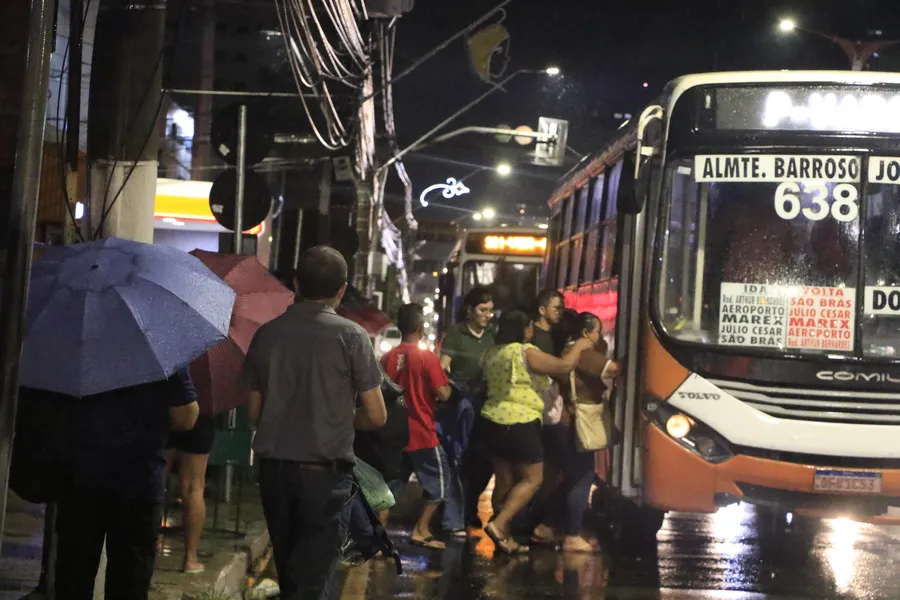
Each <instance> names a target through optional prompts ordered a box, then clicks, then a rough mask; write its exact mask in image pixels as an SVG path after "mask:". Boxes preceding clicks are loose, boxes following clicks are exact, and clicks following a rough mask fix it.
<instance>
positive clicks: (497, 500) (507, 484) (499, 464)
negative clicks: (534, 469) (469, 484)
mask: <svg viewBox="0 0 900 600" xmlns="http://www.w3.org/2000/svg"><path fill="white" fill-rule="evenodd" d="M491 464H492V465H493V466H494V491H493V492H492V493H491V509H492V510H493V512H494V517H495V518H496V516H497V515H498V514H500V510H501V509H502V508H503V504H504V503H505V502H506V498H507V496H509V492H510V490H511V489H512V487H513V485H514V484H515V476H516V474H515V467H513V465H511V464H510V463H508V462H506V461H505V460H503V459H500V458H493V459H491Z"/></svg>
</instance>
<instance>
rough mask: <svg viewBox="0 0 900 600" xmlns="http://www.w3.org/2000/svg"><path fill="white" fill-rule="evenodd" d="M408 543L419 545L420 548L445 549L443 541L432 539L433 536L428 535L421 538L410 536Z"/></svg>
mask: <svg viewBox="0 0 900 600" xmlns="http://www.w3.org/2000/svg"><path fill="white" fill-rule="evenodd" d="M409 543H410V544H412V545H413V546H419V547H420V548H428V549H429V550H446V549H447V545H446V544H445V543H444V542H442V541H440V540H436V539H434V537H432V536H430V535H429V536H428V537H427V538H423V539H416V538H414V537H410V538H409Z"/></svg>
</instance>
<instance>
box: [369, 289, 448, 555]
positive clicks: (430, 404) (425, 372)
mask: <svg viewBox="0 0 900 600" xmlns="http://www.w3.org/2000/svg"><path fill="white" fill-rule="evenodd" d="M397 328H398V329H399V330H400V335H401V336H403V337H402V342H401V343H400V345H399V346H397V347H396V348H394V349H393V350H391V351H390V352H388V353H387V354H386V355H385V356H384V358H382V364H383V366H384V371H385V373H387V375H388V377H390V378H391V379H392V380H393V381H394V382H396V383H397V385H399V386H400V387H402V388H403V389H404V390H405V393H404V399H405V401H406V407H407V411H408V412H409V445H408V446H407V447H406V452H407V455H408V456H409V459H410V462H411V464H412V467H413V471H414V472H415V474H416V478H417V479H418V480H419V484H420V485H421V486H422V490H423V492H424V496H425V506H424V508H423V509H422V515H421V516H420V517H419V521H418V523H416V527H415V529H414V530H413V532H412V536H411V537H410V541H411V542H412V543H413V544H415V545H417V546H423V547H425V548H433V549H435V550H443V549H444V548H445V547H446V546H445V545H444V543H443V542H440V541H438V540H436V539H435V538H434V536H433V535H432V534H431V529H430V526H429V523H430V522H431V518H432V517H433V516H434V513H435V511H436V510H437V509H438V507H439V506H440V505H441V503H443V502H444V500H446V498H447V495H448V493H449V488H450V478H451V474H450V463H449V460H448V459H447V455H446V453H445V452H444V449H443V448H442V447H441V445H440V443H439V442H438V436H437V427H436V426H435V423H434V411H435V409H436V405H437V402H446V401H447V400H449V399H450V381H449V380H448V379H447V375H446V373H444V370H443V369H442V368H441V363H440V361H439V360H438V358H437V356H435V354H434V353H433V352H429V351H428V350H424V349H422V348H421V347H420V346H419V342H421V341H422V339H423V338H424V337H425V313H424V311H423V310H422V306H421V305H420V304H405V305H403V306H401V307H400V311H399V313H398V315H397Z"/></svg>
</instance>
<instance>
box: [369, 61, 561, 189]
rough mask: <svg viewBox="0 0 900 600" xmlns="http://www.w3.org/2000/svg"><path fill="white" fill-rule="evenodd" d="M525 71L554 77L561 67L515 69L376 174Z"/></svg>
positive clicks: (405, 149) (386, 168) (386, 163)
mask: <svg viewBox="0 0 900 600" xmlns="http://www.w3.org/2000/svg"><path fill="white" fill-rule="evenodd" d="M523 73H543V74H546V75H549V76H551V77H554V76H556V75H559V74H560V70H559V67H547V68H546V69H519V70H518V71H513V72H512V73H510V74H509V75H507V76H506V77H505V78H504V79H502V80H501V81H498V82H497V83H496V84H494V85H493V86H491V87H490V88H488V90H487V91H486V92H484V93H483V94H481V95H480V96H478V97H477V98H475V99H474V100H472V101H471V102H469V103H468V104H466V105H465V106H463V107H461V108H460V109H459V110H457V111H456V112H455V113H453V114H452V115H450V116H449V117H447V118H446V119H444V120H443V121H441V122H440V123H438V124H437V125H435V126H434V127H432V128H431V129H429V130H428V131H427V132H426V133H424V134H422V137H420V138H419V139H417V140H416V141H414V142H413V143H412V144H410V145H409V146H407V147H406V148H404V149H403V150H401V151H400V152H398V153H396V154H394V156H392V157H391V158H390V159H388V160H387V161H385V163H384V164H383V165H381V166H380V167H379V168H378V170H377V171H376V175H380V174H381V173H383V172H385V171H387V170H388V168H389V167H390V166H391V165H393V164H394V163H395V162H397V161H398V160H400V159H401V158H403V157H404V156H406V154H407V153H409V152H411V151H413V150H415V149H416V148H418V147H419V146H421V145H422V144H423V143H425V141H426V140H428V139H429V138H431V137H432V136H434V134H436V133H437V132H439V131H440V130H441V129H443V128H444V127H446V126H447V125H449V124H450V123H452V122H453V121H455V120H456V119H457V118H459V117H460V116H461V115H463V114H465V113H467V112H468V111H470V110H471V109H472V107H474V106H476V105H477V104H479V103H481V102H483V101H484V99H485V98H487V97H488V96H490V95H491V94H494V93H496V92H497V90H504V89H506V84H508V83H509V82H510V81H512V80H513V79H515V78H516V77H518V76H519V75H522V74H523ZM394 79H395V80H396V78H394Z"/></svg>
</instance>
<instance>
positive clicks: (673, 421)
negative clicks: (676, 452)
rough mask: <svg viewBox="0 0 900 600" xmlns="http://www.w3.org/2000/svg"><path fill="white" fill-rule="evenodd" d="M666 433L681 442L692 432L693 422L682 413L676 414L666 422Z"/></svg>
mask: <svg viewBox="0 0 900 600" xmlns="http://www.w3.org/2000/svg"><path fill="white" fill-rule="evenodd" d="M666 432H667V433H668V434H669V435H670V436H672V437H673V438H675V439H676V440H680V439H681V438H683V437H685V436H686V435H687V434H689V433H690V432H691V420H690V419H688V418H687V417H686V416H684V415H683V414H681V413H678V414H674V415H672V416H671V417H669V418H668V419H667V420H666Z"/></svg>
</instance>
